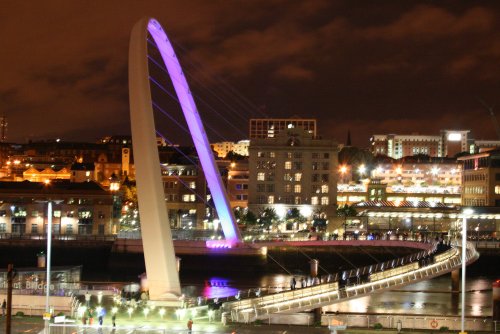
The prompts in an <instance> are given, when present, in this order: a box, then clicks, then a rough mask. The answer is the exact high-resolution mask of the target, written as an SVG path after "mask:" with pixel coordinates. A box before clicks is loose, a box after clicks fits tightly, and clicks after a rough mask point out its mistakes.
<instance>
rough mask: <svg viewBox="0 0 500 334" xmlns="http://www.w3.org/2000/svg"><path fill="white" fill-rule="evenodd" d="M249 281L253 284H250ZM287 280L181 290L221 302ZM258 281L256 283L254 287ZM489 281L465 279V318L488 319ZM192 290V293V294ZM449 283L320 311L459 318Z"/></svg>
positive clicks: (218, 282)
mask: <svg viewBox="0 0 500 334" xmlns="http://www.w3.org/2000/svg"><path fill="white" fill-rule="evenodd" d="M253 279H255V280H256V282H255V283H253V284H252V281H253ZM290 279H291V276H288V275H281V274H277V275H263V276H260V277H257V275H256V277H246V278H245V279H243V280H241V279H238V280H234V281H233V280H230V279H227V278H215V277H214V278H210V279H208V280H207V281H205V284H204V286H203V288H201V289H199V288H196V287H193V286H190V287H185V288H186V289H189V290H190V292H191V293H196V292H197V293H200V294H202V295H203V296H204V297H206V298H223V297H228V296H235V295H236V294H237V293H238V291H240V290H241V291H242V292H243V295H244V294H245V292H246V291H247V290H248V288H249V287H258V286H259V285H260V287H262V288H268V287H278V289H277V290H276V291H279V290H280V289H279V287H283V288H285V289H288V288H289V282H290ZM257 281H258V283H257ZM493 281H494V279H493V278H486V277H476V278H468V280H467V287H466V290H467V294H466V305H467V308H466V314H467V315H471V316H491V314H492V308H491V300H492V290H491V284H492V282H493ZM193 290H194V291H193ZM450 290H451V279H450V277H449V276H442V277H438V278H434V279H432V280H428V281H422V282H419V283H416V284H412V285H409V286H406V287H402V288H400V289H397V290H394V291H385V292H383V293H374V294H371V295H369V296H366V297H361V298H357V299H353V300H350V301H346V302H342V303H338V304H333V305H330V306H326V307H323V310H324V311H325V312H348V313H351V312H352V313H365V312H369V313H389V314H403V313H405V314H419V315H420V314H439V315H460V312H461V305H460V294H457V293H451V292H450Z"/></svg>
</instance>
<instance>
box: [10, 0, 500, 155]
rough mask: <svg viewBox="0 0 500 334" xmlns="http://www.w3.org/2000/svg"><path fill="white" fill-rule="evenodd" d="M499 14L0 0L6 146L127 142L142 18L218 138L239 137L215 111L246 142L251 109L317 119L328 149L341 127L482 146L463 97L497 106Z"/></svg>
mask: <svg viewBox="0 0 500 334" xmlns="http://www.w3.org/2000/svg"><path fill="white" fill-rule="evenodd" d="M499 8H500V3H497V2H479V3H478V2H474V3H467V2H424V3H422V2H420V1H398V2H395V1H377V2H371V1H361V2H356V3H353V2H351V1H341V0H339V1H327V0H318V1H292V2H291V1H286V0H256V1H238V2H234V1H225V0H218V1H204V0H192V1H159V0H158V1H155V0H150V1H128V0H127V1H115V0H112V1H105V2H88V1H79V0H77V1H62V0H61V1H58V0H57V1H56V0H49V1H44V2H40V3H38V2H6V3H3V4H2V11H0V38H1V40H2V53H1V54H0V61H1V62H2V64H8V66H5V67H4V68H3V73H2V76H0V114H2V113H3V114H6V115H7V117H8V118H9V139H10V140H15V141H21V140H24V139H26V138H43V137H49V136H50V137H56V136H57V137H64V138H69V139H82V140H93V139H95V138H97V137H99V136H103V135H108V134H113V133H128V132H129V131H130V130H129V121H128V92H127V89H128V83H127V61H128V41H129V34H130V30H131V28H132V26H133V25H134V23H135V22H137V21H138V20H139V19H140V18H141V17H143V16H154V17H156V18H157V19H158V20H159V21H160V22H161V23H162V24H163V26H164V27H165V29H166V30H167V32H168V34H169V37H170V39H171V40H173V41H174V42H175V43H176V45H175V48H176V51H177V53H178V55H179V59H180V61H181V63H182V65H183V67H184V71H185V72H186V75H187V76H188V78H189V80H190V84H191V85H192V86H193V94H195V95H196V97H197V98H198V101H200V102H199V107H200V112H201V113H202V115H203V116H204V117H205V120H206V121H207V123H211V124H210V127H211V128H213V129H214V132H216V133H217V132H218V135H219V138H220V137H222V138H227V139H230V140H236V139H241V138H240V137H241V132H240V133H238V134H236V132H235V131H231V130H228V129H229V127H228V126H222V125H221V124H224V122H220V121H218V120H217V117H215V116H214V115H215V113H214V112H213V111H214V110H217V111H218V112H219V113H220V114H221V115H223V116H222V117H224V119H226V120H227V121H228V122H232V123H234V124H236V125H237V126H238V127H239V128H240V129H244V131H242V132H246V126H247V124H248V121H247V119H248V118H250V117H257V116H262V110H260V111H259V108H258V107H256V106H259V105H266V106H267V108H266V112H265V113H266V114H267V115H268V116H270V117H287V116H291V115H299V116H304V117H317V118H318V119H319V120H320V131H322V132H323V134H327V135H328V136H333V137H336V138H337V139H338V140H340V141H343V140H344V138H345V134H346V133H347V129H348V128H349V129H351V132H352V134H353V139H354V143H355V144H357V145H361V146H363V145H367V144H368V141H367V139H368V137H369V136H370V135H371V134H373V133H375V132H379V133H412V132H419V133H427V134H431V133H436V132H437V131H439V129H444V128H452V127H454V128H467V129H471V130H472V131H473V134H474V135H475V136H477V137H490V138H493V137H494V127H493V126H492V124H491V120H490V118H489V116H488V114H487V112H486V111H484V110H483V109H482V107H481V106H480V105H479V103H478V102H477V99H476V96H481V97H483V98H484V99H485V100H487V101H491V104H495V103H497V104H499V103H500V101H496V99H498V91H499V89H500V80H499V79H500V78H499V76H500V27H499V15H500V14H499ZM7 13H8V14H7ZM21 23H22V24H21ZM235 91H237V92H238V93H237V94H236V93H235ZM238 94H241V95H244V97H242V96H240V95H238ZM221 100H222V101H221ZM202 101H203V102H202ZM207 104H210V106H207ZM224 109H227V110H226V111H224ZM231 111H235V112H238V113H239V115H238V116H236V115H234V113H233V114H231ZM211 132H212V131H211ZM236 136H237V137H236ZM219 138H217V140H220V139H219ZM171 140H173V141H177V138H171ZM179 141H181V140H179Z"/></svg>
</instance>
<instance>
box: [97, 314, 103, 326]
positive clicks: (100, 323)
mask: <svg viewBox="0 0 500 334" xmlns="http://www.w3.org/2000/svg"><path fill="white" fill-rule="evenodd" d="M98 319H99V326H102V322H103V321H104V319H103V316H102V314H99V318H98Z"/></svg>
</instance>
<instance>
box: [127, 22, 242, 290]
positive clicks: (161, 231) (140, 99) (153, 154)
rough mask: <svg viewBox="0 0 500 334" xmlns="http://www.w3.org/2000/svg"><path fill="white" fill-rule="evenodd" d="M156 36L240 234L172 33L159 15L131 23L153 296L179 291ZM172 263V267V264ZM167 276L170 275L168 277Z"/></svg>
mask: <svg viewBox="0 0 500 334" xmlns="http://www.w3.org/2000/svg"><path fill="white" fill-rule="evenodd" d="M148 32H149V34H150V35H151V37H152V38H153V39H154V41H155V43H156V45H157V47H158V50H159V51H160V54H161V57H162V59H163V62H164V64H165V67H166V68H167V71H168V74H169V76H170V78H171V80H172V83H173V86H174V89H175V92H176V94H177V97H178V99H179V103H180V105H181V108H182V111H183V113H184V117H185V118H186V121H187V124H188V127H189V130H190V133H191V136H192V138H193V142H194V145H195V147H196V151H197V152H198V157H199V159H200V162H201V165H202V168H203V172H204V173H205V178H206V180H207V183H208V186H209V188H210V192H211V194H212V198H213V199H214V204H215V207H216V209H217V213H218V215H219V218H220V221H221V226H222V229H223V232H224V236H225V238H226V240H227V241H228V242H230V243H238V242H239V241H240V240H241V235H240V233H239V230H238V228H237V225H236V223H235V221H236V220H235V218H234V214H233V212H232V210H231V208H230V205H229V200H228V198H227V194H226V191H225V188H224V186H223V183H222V179H221V176H220V174H219V171H218V169H217V166H216V164H215V160H214V157H213V154H212V150H211V148H210V144H209V142H208V139H207V136H206V133H205V130H204V128H203V124H202V122H201V119H200V116H199V114H198V110H197V108H196V105H195V103H194V100H193V97H192V96H191V92H190V90H189V86H188V84H187V82H186V79H185V77H184V75H183V73H182V68H181V66H180V64H179V62H178V60H177V57H176V55H175V52H174V49H173V48H172V45H171V44H170V41H169V40H168V37H167V35H166V33H165V31H164V30H163V28H162V27H161V25H160V24H159V23H158V21H156V20H155V19H151V18H143V19H142V20H140V21H139V22H138V23H137V24H136V25H135V26H134V28H133V29H132V34H131V39H130V50H129V97H130V119H131V124H132V138H133V140H132V143H133V148H134V163H135V169H136V180H137V194H138V198H139V202H140V205H139V210H140V216H141V222H142V226H141V230H142V240H143V247H144V257H145V262H146V271H147V275H148V285H149V294H150V298H151V299H155V297H158V296H159V297H160V298H156V299H161V296H163V295H165V294H166V293H167V294H168V293H172V294H174V295H179V294H180V284H179V276H178V273H177V271H176V270H175V268H176V265H175V253H174V248H173V242H172V235H171V231H170V227H169V224H168V217H167V211H166V208H165V200H164V197H165V195H164V191H163V187H162V182H161V170H160V161H159V158H158V149H157V146H156V133H155V125H154V117H153V107H152V101H151V90H150V86H149V71H148V61H147V33H148ZM169 268H170V271H169V270H168V269H169ZM165 279H166V280H165Z"/></svg>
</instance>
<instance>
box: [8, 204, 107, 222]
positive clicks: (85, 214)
mask: <svg viewBox="0 0 500 334" xmlns="http://www.w3.org/2000/svg"><path fill="white" fill-rule="evenodd" d="M92 215H93V213H92V211H91V210H90V209H86V208H81V209H78V218H83V219H87V218H92ZM6 216H7V210H0V217H6ZM27 216H28V215H27V210H26V208H24V207H20V206H17V207H15V209H14V212H13V214H12V216H11V217H12V218H26V217H27ZM61 216H62V213H61V210H54V211H53V212H52V217H55V218H61ZM74 216H75V211H67V212H66V217H68V218H73V217H74ZM31 217H44V214H43V213H42V212H41V211H38V210H33V211H31ZM98 217H99V218H100V219H103V218H106V215H105V214H104V213H103V212H101V211H99V213H98Z"/></svg>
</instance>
